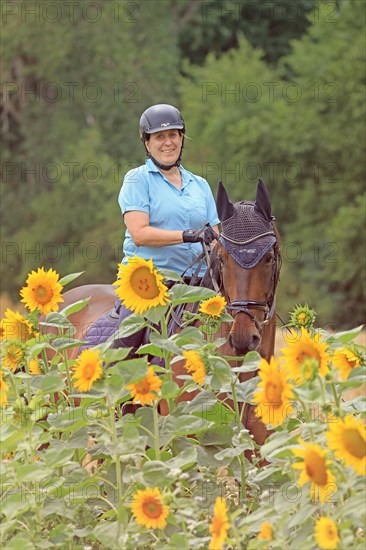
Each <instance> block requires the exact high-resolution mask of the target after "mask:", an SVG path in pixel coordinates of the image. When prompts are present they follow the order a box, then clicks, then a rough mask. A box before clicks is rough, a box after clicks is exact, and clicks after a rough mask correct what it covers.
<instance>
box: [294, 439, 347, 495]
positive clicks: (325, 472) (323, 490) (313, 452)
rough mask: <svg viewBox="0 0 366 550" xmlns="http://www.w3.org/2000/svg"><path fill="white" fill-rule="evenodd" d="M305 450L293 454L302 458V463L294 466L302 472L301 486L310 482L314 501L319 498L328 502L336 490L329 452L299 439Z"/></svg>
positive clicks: (295, 450)
mask: <svg viewBox="0 0 366 550" xmlns="http://www.w3.org/2000/svg"><path fill="white" fill-rule="evenodd" d="M299 443H300V444H301V445H303V447H305V448H303V449H293V450H292V452H293V454H294V455H295V456H296V457H298V458H301V459H302V461H301V462H296V463H295V464H293V465H292V467H293V468H294V469H295V470H302V472H301V474H300V478H299V485H300V486H302V485H305V483H306V482H307V481H310V483H311V485H310V493H311V495H312V498H313V500H316V499H317V498H318V496H319V498H320V501H321V502H326V501H328V500H329V498H330V497H331V496H332V495H333V493H334V489H335V488H336V484H335V477H334V476H333V474H332V473H331V472H330V470H329V461H328V460H327V459H326V454H327V451H326V450H323V449H321V448H320V447H319V445H315V444H312V443H306V442H305V441H303V440H302V439H299Z"/></svg>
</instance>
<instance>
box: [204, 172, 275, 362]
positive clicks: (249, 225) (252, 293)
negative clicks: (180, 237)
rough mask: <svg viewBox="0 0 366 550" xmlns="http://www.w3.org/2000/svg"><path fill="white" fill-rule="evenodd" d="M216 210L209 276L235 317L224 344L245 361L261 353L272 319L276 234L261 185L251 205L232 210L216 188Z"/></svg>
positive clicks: (221, 188) (235, 206)
mask: <svg viewBox="0 0 366 550" xmlns="http://www.w3.org/2000/svg"><path fill="white" fill-rule="evenodd" d="M217 209H218V214H219V217H220V220H221V225H222V230H221V234H220V238H219V241H218V243H217V245H216V246H215V250H214V252H213V254H212V264H211V269H210V270H208V271H209V272H211V275H213V276H214V277H215V276H216V277H217V279H218V281H219V285H220V287H221V292H222V294H223V295H224V296H225V298H226V301H227V303H228V306H227V308H228V310H229V312H230V313H231V315H232V316H233V317H234V322H233V324H232V325H231V330H230V333H229V339H228V341H229V344H230V346H231V347H232V348H233V350H234V352H235V354H236V355H244V354H245V353H247V352H248V351H253V350H255V351H260V348H261V344H262V335H263V329H264V328H265V327H266V326H267V325H268V323H269V322H270V321H271V319H272V318H273V316H274V313H275V292H276V286H277V282H278V277H279V269H280V252H279V245H278V233H277V231H276V229H275V227H274V224H273V219H274V218H273V216H272V213H271V201H270V198H269V194H268V191H267V188H266V186H265V185H264V183H263V182H262V181H261V180H259V183H258V186H257V194H256V200H255V202H249V201H241V202H237V203H235V204H232V203H231V202H230V200H229V198H228V196H227V193H226V190H225V188H224V186H223V184H222V183H221V182H219V188H218V194H217ZM215 274H216V275H215Z"/></svg>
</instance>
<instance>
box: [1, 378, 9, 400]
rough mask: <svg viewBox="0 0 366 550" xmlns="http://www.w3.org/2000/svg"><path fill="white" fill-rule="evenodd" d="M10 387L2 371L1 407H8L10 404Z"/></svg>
mask: <svg viewBox="0 0 366 550" xmlns="http://www.w3.org/2000/svg"><path fill="white" fill-rule="evenodd" d="M8 390H9V386H8V384H7V383H6V382H5V380H4V379H3V371H2V370H0V407H6V405H7V404H8Z"/></svg>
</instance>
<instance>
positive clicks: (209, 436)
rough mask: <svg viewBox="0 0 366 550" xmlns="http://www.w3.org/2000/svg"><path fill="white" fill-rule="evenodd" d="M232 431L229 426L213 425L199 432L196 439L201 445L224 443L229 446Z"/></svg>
mask: <svg viewBox="0 0 366 550" xmlns="http://www.w3.org/2000/svg"><path fill="white" fill-rule="evenodd" d="M233 435H234V432H233V429H232V427H231V426H228V425H227V424H225V425H221V426H220V425H219V426H217V425H215V426H213V427H212V428H209V429H208V430H207V431H206V432H204V433H203V434H200V435H199V437H198V440H199V442H200V444H201V445H225V446H230V445H231V442H232V438H233Z"/></svg>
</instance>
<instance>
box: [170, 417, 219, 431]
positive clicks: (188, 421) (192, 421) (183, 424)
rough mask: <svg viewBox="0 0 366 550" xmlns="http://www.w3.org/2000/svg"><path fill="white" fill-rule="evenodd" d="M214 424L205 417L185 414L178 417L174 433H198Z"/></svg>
mask: <svg viewBox="0 0 366 550" xmlns="http://www.w3.org/2000/svg"><path fill="white" fill-rule="evenodd" d="M212 424H213V423H212V422H208V420H205V419H204V418H198V417H197V416H191V415H188V414H185V415H182V416H180V417H179V418H177V421H176V424H175V428H174V435H189V434H192V435H193V434H197V433H200V432H203V431H206V430H208V429H209V428H210V427H211V426H212Z"/></svg>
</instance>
